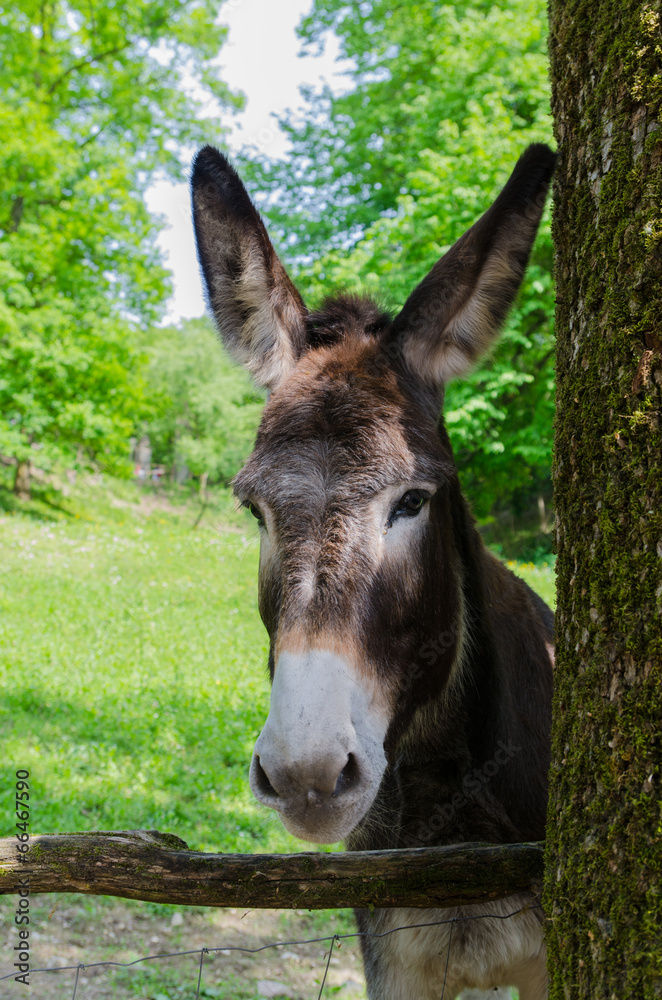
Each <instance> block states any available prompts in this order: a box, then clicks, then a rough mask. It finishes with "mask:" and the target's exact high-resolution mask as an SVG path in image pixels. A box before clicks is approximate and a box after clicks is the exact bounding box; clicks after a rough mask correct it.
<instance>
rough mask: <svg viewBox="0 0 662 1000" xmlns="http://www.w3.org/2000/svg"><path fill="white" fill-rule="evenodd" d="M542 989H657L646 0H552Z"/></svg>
mask: <svg viewBox="0 0 662 1000" xmlns="http://www.w3.org/2000/svg"><path fill="white" fill-rule="evenodd" d="M550 55H551V74H552V109H553V113H554V119H555V129H556V139H557V143H558V148H559V163H558V168H557V172H556V177H555V185H554V222H553V233H554V240H555V246H556V279H557V314H556V316H557V338H558V350H557V378H558V397H557V400H558V401H557V423H556V446H555V468H554V484H555V503H556V514H557V525H558V529H557V546H558V562H557V571H558V610H557V654H556V656H557V661H556V683H555V687H556V693H555V706H554V723H553V752H552V767H551V775H550V805H549V817H548V833H547V848H546V850H547V855H546V885H545V908H546V912H547V916H548V918H549V927H548V946H549V956H550V959H549V969H550V997H551V998H552V1000H560V998H562V997H563V998H569V997H572V998H573V1000H574V998H584V997H586V998H591V1000H595V998H597V997H599V998H605V1000H611V998H614V1000H615V998H618V1000H629V998H635V997H637V998H642V997H643V998H648V997H660V996H662V944H661V942H662V828H661V808H660V785H661V777H662V776H661V767H660V765H661V763H662V741H661V734H660V730H661V727H662V624H661V623H662V606H661V605H662V414H661V408H662V107H661V105H662V2H661V0H590V2H588V0H569V2H568V0H565V2H564V0H550Z"/></svg>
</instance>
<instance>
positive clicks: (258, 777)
mask: <svg viewBox="0 0 662 1000" xmlns="http://www.w3.org/2000/svg"><path fill="white" fill-rule="evenodd" d="M253 777H254V780H255V784H256V785H257V789H258V791H260V792H261V793H262V795H265V796H269V797H270V798H274V799H277V798H278V792H277V791H276V789H275V788H274V786H273V785H272V784H271V782H270V781H269V778H268V777H267V772H266V771H265V770H264V768H263V767H262V764H261V763H260V758H259V757H258V756H257V754H256V755H255V770H254V772H253Z"/></svg>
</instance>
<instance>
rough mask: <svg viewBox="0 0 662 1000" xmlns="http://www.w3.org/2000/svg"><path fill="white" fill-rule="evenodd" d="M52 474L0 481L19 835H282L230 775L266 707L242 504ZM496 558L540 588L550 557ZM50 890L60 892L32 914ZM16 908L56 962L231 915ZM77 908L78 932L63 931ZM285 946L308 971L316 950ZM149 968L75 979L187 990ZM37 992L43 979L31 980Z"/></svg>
mask: <svg viewBox="0 0 662 1000" xmlns="http://www.w3.org/2000/svg"><path fill="white" fill-rule="evenodd" d="M67 492H68V494H69V495H68V496H62V495H59V496H58V495H50V496H49V495H48V494H42V495H41V497H40V498H39V497H38V498H37V500H35V501H34V502H33V503H32V504H27V505H26V504H23V505H18V504H17V503H16V501H14V499H13V498H12V497H11V496H10V495H9V494H8V493H6V492H4V491H0V503H1V504H3V505H4V507H5V509H4V511H3V512H1V513H0V686H1V692H2V693H1V697H2V704H3V712H2V716H1V717H0V741H1V744H2V755H1V758H0V759H1V760H2V770H1V772H0V773H1V776H2V782H3V784H2V787H3V788H4V789H6V793H7V796H9V794H10V791H11V789H12V788H13V785H14V773H15V771H16V769H17V768H26V769H28V770H29V771H30V773H31V786H32V787H31V796H32V798H31V805H32V831H33V832H35V833H40V832H41V833H45V832H51V833H52V832H64V831H73V830H77V831H84V830H95V829H101V830H104V829H105V830H109V829H123V828H124V829H132V828H143V829H144V828H148V829H149V828H156V829H159V830H162V831H168V832H172V833H175V834H177V835H178V836H179V837H182V838H183V839H184V840H186V841H187V843H188V844H189V846H190V847H192V848H195V849H199V850H213V851H233V852H234V851H238V852H244V853H248V852H250V853H254V852H263V851H297V850H300V849H301V844H300V842H298V841H296V840H294V838H292V837H290V836H289V835H288V834H287V833H285V831H284V830H283V828H282V826H281V825H280V823H279V822H278V820H277V819H276V817H275V815H273V814H271V813H270V812H268V811H267V810H263V809H261V808H259V807H258V806H257V804H256V803H254V801H253V799H252V797H251V794H250V790H249V788H248V781H247V771H248V762H249V760H250V755H251V751H252V747H253V743H254V741H255V739H256V737H257V735H258V732H259V730H260V727H261V725H262V724H263V722H264V719H265V718H266V714H267V710H268V683H267V676H266V670H265V664H266V656H267V642H266V635H265V633H264V630H263V627H262V624H261V622H260V620H259V616H258V612H257V605H256V576H257V560H258V541H257V529H256V527H255V523H254V521H253V519H252V518H250V517H249V516H248V515H244V514H243V513H238V512H236V511H235V510H234V508H233V505H232V502H231V501H230V499H229V497H227V496H221V497H220V498H217V499H216V500H215V501H214V503H213V504H212V506H211V507H210V508H209V510H207V511H206V512H205V515H204V517H203V518H202V520H201V522H200V524H199V525H198V527H196V528H195V529H194V528H193V527H192V525H193V522H194V521H195V520H196V516H197V513H198V508H197V505H196V503H195V502H192V501H191V500H190V499H189V500H186V499H184V497H183V496H182V497H181V498H179V497H178V496H177V495H176V494H173V493H168V495H160V494H156V493H152V492H150V491H149V489H147V490H145V489H140V488H138V487H137V486H136V485H134V484H132V483H124V484H122V483H117V482H113V483H112V484H110V488H109V484H107V483H104V482H102V481H101V480H100V479H96V480H95V479H94V478H92V479H88V480H85V481H84V482H82V483H80V482H79V484H78V485H77V486H76V487H75V488H71V487H69V488H68V491H67ZM510 565H511V568H513V569H514V570H515V571H516V572H518V573H520V574H521V575H522V576H523V577H524V578H525V579H526V580H527V582H528V583H530V584H531V586H533V587H534V589H536V590H538V591H539V593H541V595H542V596H543V597H544V598H545V599H547V600H548V601H552V600H553V583H554V580H553V568H552V566H551V565H540V566H534V565H533V564H526V565H522V564H514V563H511V564H510ZM13 821H14V818H13V815H12V813H11V812H10V811H9V810H5V811H3V814H2V835H5V836H6V835H10V834H12V833H13ZM53 905H56V906H57V907H58V908H59V909H58V913H57V914H56V916H55V918H54V920H53V921H49V920H48V910H49V907H50V908H52V907H53ZM4 911H5V914H6V912H8V911H7V907H6V905H5V908H4ZM35 912H36V913H37V915H38V917H39V920H41V922H42V923H43V924H44V926H47V927H48V928H49V929H48V930H47V932H45V933H44V936H43V941H42V942H41V947H42V950H43V951H44V955H49V954H50V956H51V958H52V957H53V954H54V953H60V954H64V956H65V958H66V960H67V961H72V962H76V961H86V962H90V961H91V960H92V958H93V957H94V958H97V959H99V960H100V959H104V958H111V957H113V955H114V954H115V955H117V954H118V953H120V954H122V955H125V956H128V955H130V956H132V957H134V958H135V957H138V955H139V954H149V953H150V950H151V951H153V950H154V948H155V944H154V943H153V942H154V941H160V942H165V943H166V944H167V945H168V950H176V948H177V947H178V946H181V945H182V944H183V943H184V942H185V941H188V942H190V941H191V940H194V939H195V940H197V941H200V942H201V943H200V944H199V945H197V946H198V947H202V946H203V945H207V946H212V945H211V944H210V940H211V939H212V938H213V940H218V934H219V928H220V930H221V931H222V932H223V934H225V935H226V939H227V933H229V932H230V931H232V933H233V934H234V931H235V930H236V929H237V928H236V927H235V924H234V923H233V922H232V920H230V918H229V917H227V919H226V917H223V916H222V912H225V913H226V914H227V911H216V913H215V915H214V914H210V913H209V912H208V911H207V912H205V911H196V910H193V909H190V910H189V912H188V916H187V918H186V928H185V929H184V930H188V934H185V933H184V931H174V930H173V929H172V928H171V926H170V917H171V913H172V908H169V907H158V906H150V905H149V904H131V903H123V902H122V903H119V902H117V901H110V900H94V901H90V900H81V899H80V898H76V897H65V898H63V899H60V900H54V897H50V902H49V901H47V900H44V901H43V902H40V903H39V904H38V905H37V909H36V911H35ZM1 919H2V913H1V912H0V921H1ZM5 919H7V917H6V915H5ZM237 919H239V918H237ZM260 919H261V920H265V919H266V918H265V917H260ZM291 919H293V918H291V916H290V915H288V916H286V917H284V916H282V915H279V916H277V917H274V919H273V921H272V923H271V925H269V927H270V931H269V930H268V928H267V925H265V928H267V929H265V930H264V934H265V935H267V934H268V933H271V934H272V936H273V935H276V934H278V935H279V936H280V939H281V940H282V939H283V935H285V937H287V936H291V937H292V936H296V937H306V936H310V929H311V928H310V927H308V926H307V925H306V926H301V921H299V926H298V927H297V929H296V930H295V929H294V927H293V926H292V925H291ZM307 919H309V920H310V919H314V920H317V921H321V922H322V923H320V924H319V926H320V927H321V926H325V927H326V928H327V929H328V928H329V927H332V928H333V929H332V930H331V931H330V933H333V930H335V929H336V927H337V926H342V928H343V929H345V930H347V929H348V928H349V924H348V918H347V916H346V915H344V914H343V913H342V912H339V913H337V914H326V915H325V916H318V917H315V918H312V917H311V918H307ZM141 920H142V921H147V922H146V923H141ZM228 920H230V922H229V923H228ZM58 921H59V923H58ZM150 921H151V922H150ZM214 921H215V923H214ZM223 921H225V923H223ZM279 921H280V923H279ZM283 921H285V923H283ZM288 921H290V922H289V923H288ZM338 921H340V925H338V923H337V922H338ZM343 921H344V923H343ZM219 922H220V923H219ZM235 923H236V922H235ZM79 926H80V927H81V928H82V927H84V926H85V927H87V932H86V933H85V934H84V933H83V931H82V930H81V931H80V932H75V933H74V931H73V930H72V928H74V929H75V928H76V927H79ZM237 926H238V925H237ZM317 926H318V925H317V924H315V925H314V927H317ZM92 927H94V928H95V931H94V933H92V932H91V930H90V929H91V928H92ZM311 927H313V925H311ZM58 928H59V930H58ZM109 928H110V930H109ZM113 928H115V929H114V930H113ZM313 929H314V928H313ZM140 931H143V932H144V933H139V932H140ZM226 932H227V933H226ZM107 933H108V934H110V936H109V937H107V936H104V935H106V934H107ZM246 933H248V928H246ZM49 934H51V937H52V940H51V938H49V936H48V935H49ZM72 934H74V937H73V938H72V937H71V935H72ZM251 934H252V935H253V937H252V938H251V940H253V939H255V941H258V940H259V941H263V938H261V937H260V936H259V933H258V932H256V931H251ZM83 938H85V941H84V942H83ZM78 939H80V942H79V943H80V945H81V947H80V950H78V951H77V950H76V947H77V946H76V940H78ZM72 941H73V943H72ZM67 942H69V943H67ZM83 943H84V944H85V948H83ZM171 946H172V947H171ZM184 946H185V947H195V946H196V945H193V944H190V943H188V944H184ZM159 947H161V945H159ZM49 949H50V951H49ZM90 949H92V957H91V952H90ZM95 949H96V950H95ZM157 950H158V949H157ZM319 950H320V949H319V947H318V948H317V951H319ZM304 952H305V949H304V951H303V952H302V955H304V957H303V958H301V961H302V962H304V964H306V963H308V964H307V965H306V970H307V975H308V977H309V978H308V981H309V982H310V983H311V984H314V981H315V977H316V976H318V972H319V969H318V968H317V966H319V957H320V956H319V955H317V952H315V953H314V954H312V953H311V954H308V953H305V954H304ZM5 954H8V952H6V953H5ZM311 956H312V957H311ZM44 960H45V959H44ZM292 961H294V959H292ZM343 961H344V965H343V966H342V969H340V970H339V971H338V970H337V971H338V977H340V978H338V977H336V980H334V982H336V983H337V984H338V983H340V980H341V979H342V976H340V972H342V975H344V976H345V981H346V982H347V983H350V984H351V983H352V982H354V979H353V978H352V977H355V976H357V975H358V976H359V977H360V972H357V971H356V970H357V969H358V954H357V949H356V948H353V949H352V948H348V949H346V961H345V960H343ZM237 962H238V960H237ZM3 964H4V963H3ZM273 967H274V968H275V970H276V971H275V973H274V975H266V974H265V973H264V963H263V965H262V966H259V967H258V966H256V968H257V972H255V976H257V978H258V979H259V976H260V974H262V977H263V978H268V979H273V978H278V976H279V975H280V976H287V975H289V976H290V980H292V976H293V975H294V974H293V973H292V974H290V973H288V972H287V970H285V971H283V970H282V969H279V967H278V965H277V963H276V964H275V965H274V966H273ZM182 968H183V967H182ZM302 968H303V966H302ZM242 969H243V966H242V965H241V964H237V963H234V964H232V965H231V966H229V967H228V968H227V969H226V970H225V972H223V973H222V974H220V976H216V978H215V979H213V984H215V985H213V984H212V985H211V986H210V987H209V989H210V990H211V992H204V991H203V992H202V993H201V994H200V995H201V996H228V997H230V996H232V997H247V998H249V997H254V996H256V995H259V994H256V992H255V989H254V987H253V986H251V983H252V980H251V979H250V976H249V977H248V979H247V975H248V974H247V973H246V974H245V971H244V972H242ZM260 969H262V973H260ZM316 969H317V971H315V970H316ZM178 970H179V971H178ZM189 971H190V970H189ZM272 971H273V968H272ZM299 971H301V970H299ZM180 972H181V976H180V978H179V979H177V976H178V975H179V974H180ZM62 975H64V974H62ZM160 975H161V972H159V971H158V970H156V969H152V970H151V971H150V969H142V971H141V972H140V976H142V979H140V976H139V975H138V973H137V972H136V973H132V974H131V975H129V974H128V973H121V974H119V973H118V974H116V975H115V976H114V977H113V978H112V980H108V982H112V984H114V985H111V986H107V985H103V984H102V983H101V981H100V982H99V985H98V988H95V991H94V992H93V991H92V989H93V984H91V985H90V984H88V985H87V986H86V992H85V993H84V994H83V995H84V996H85V997H88V996H89V997H94V998H99V1000H101V998H103V997H105V996H112V997H115V998H123V997H141V998H142V997H144V998H152V997H159V998H162V1000H163V998H165V1000H177V998H178V997H179V996H180V995H181V996H182V997H183V996H185V995H186V996H188V995H189V993H188V992H186V989H185V986H184V985H182V983H186V984H188V986H187V989H188V988H189V987H190V982H191V977H190V975H189V972H186V975H185V976H184V971H182V969H181V968H180V967H179V966H178V965H176V964H175V966H174V967H173V968H172V969H171V970H170V972H168V973H167V974H166V973H165V972H164V973H163V976H164V977H165V978H162V979H159V976H160ZM251 975H252V973H251ZM297 975H298V973H297ZM127 976H128V979H127ZM182 976H184V979H182ZM237 977H239V978H237ZM242 977H243V978H242ZM311 977H312V978H311ZM58 978H59V977H58ZM294 978H295V979H296V976H294ZM299 978H300V977H299ZM318 978H319V977H318ZM157 980H158V981H157ZM235 980H237V982H235ZM240 980H241V982H239V981H240ZM49 982H50V980H49ZM297 982H299V980H297ZM104 983H106V980H104ZM177 983H179V985H177ZM233 983H234V985H233ZM237 983H239V985H237ZM241 983H243V984H244V985H243V986H242V985H241ZM159 984H160V985H159ZM247 984H248V985H247ZM69 985H70V984H69ZM3 986H6V984H3V983H0V996H2V997H4V995H5V994H3V993H2V987H3ZM180 987H181V990H182V991H183V992H181V991H180ZM68 988H69V987H67V989H68ZM44 989H45V987H44ZM107 989H109V990H110V992H105V990H107ZM342 989H344V992H342V990H341V986H340V985H337V986H333V983H330V986H329V992H328V995H329V996H332V995H335V992H338V991H340V994H339V995H342V996H347V997H349V996H352V997H354V996H359V995H362V992H361V990H359V992H358V993H357V992H356V989H354V991H352V988H349V989H348V988H347V987H343V988H342ZM311 990H312V986H311ZM311 990H309V991H308V992H309V994H310V995H311V996H313V995H315V996H316V995H317V994H316V993H314V992H311ZM178 991H179V992H178ZM214 991H216V992H214ZM189 992H190V989H189ZM39 995H40V997H42V996H43V998H44V1000H47V997H48V998H50V996H51V995H52V996H53V997H56V996H59V995H60V994H59V993H58V992H57V990H56V989H55V986H53V988H52V994H51V987H50V986H49V988H48V990H46V992H43V993H40V994H39ZM61 995H62V996H69V995H70V993H69V992H67V990H65V991H64V992H63V993H62V994H61ZM293 995H295V994H293ZM305 995H308V994H306V993H305V991H303V990H302V989H301V990H299V992H297V993H296V996H305ZM325 995H327V993H326V991H325ZM7 996H13V993H11V994H10V993H8V994H7Z"/></svg>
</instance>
